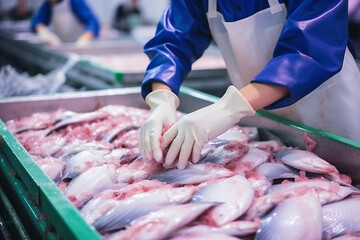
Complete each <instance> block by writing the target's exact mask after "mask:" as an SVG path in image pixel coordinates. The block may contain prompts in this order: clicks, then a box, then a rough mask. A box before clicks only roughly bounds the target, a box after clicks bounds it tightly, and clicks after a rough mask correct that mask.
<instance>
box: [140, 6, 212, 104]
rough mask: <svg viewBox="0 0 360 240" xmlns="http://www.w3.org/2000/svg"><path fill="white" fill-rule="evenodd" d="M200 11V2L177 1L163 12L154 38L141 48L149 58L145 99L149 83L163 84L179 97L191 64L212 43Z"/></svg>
mask: <svg viewBox="0 0 360 240" xmlns="http://www.w3.org/2000/svg"><path fill="white" fill-rule="evenodd" d="M202 8H203V6H202V4H201V3H200V1H199V0H181V1H180V0H179V1H178V0H177V1H171V3H170V4H169V6H168V7H167V8H166V9H165V11H164V13H163V15H162V17H161V19H160V21H159V23H158V25H157V30H156V34H155V36H154V37H153V38H152V39H151V40H150V41H149V42H148V43H147V44H146V45H145V46H144V52H145V53H146V54H147V56H148V57H149V58H150V63H149V65H148V67H147V69H146V72H145V76H144V79H143V82H142V89H141V93H142V96H143V97H144V98H145V97H146V96H147V94H148V93H150V92H151V82H152V81H157V82H162V83H164V84H166V85H168V86H169V87H170V88H171V90H172V91H173V92H174V93H175V94H178V93H179V89H180V85H181V83H182V81H183V80H184V79H185V78H186V76H187V74H188V73H189V72H190V71H191V64H192V63H193V62H194V61H195V60H197V59H198V58H199V57H201V56H202V54H203V53H204V51H205V49H206V48H207V47H208V46H209V44H210V42H211V40H212V37H211V34H210V30H209V26H208V22H207V18H206V13H205V12H206V11H204V9H202Z"/></svg>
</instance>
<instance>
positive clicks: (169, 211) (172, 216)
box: [117, 203, 215, 240]
mask: <svg viewBox="0 0 360 240" xmlns="http://www.w3.org/2000/svg"><path fill="white" fill-rule="evenodd" d="M214 205H215V203H186V204H180V205H171V206H165V207H164V208H162V209H160V210H157V211H153V212H150V213H149V214H146V215H144V216H141V217H139V218H137V219H135V220H134V221H133V222H131V224H130V225H129V226H127V227H126V229H125V231H124V232H123V233H122V235H121V237H119V238H117V239H118V240H127V239H131V240H163V239H167V238H168V237H169V235H171V234H172V233H173V232H174V231H176V230H178V229H179V228H181V227H183V226H185V225H187V224H189V223H190V222H192V221H193V220H194V219H196V218H197V217H198V216H199V215H201V214H202V213H204V212H205V211H206V210H208V209H209V208H211V207H212V206H214Z"/></svg>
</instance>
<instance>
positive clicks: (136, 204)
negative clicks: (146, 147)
mask: <svg viewBox="0 0 360 240" xmlns="http://www.w3.org/2000/svg"><path fill="white" fill-rule="evenodd" d="M195 191H196V187H194V186H186V187H179V188H159V189H155V190H152V191H148V192H144V193H139V194H135V195H133V196H131V197H129V198H126V199H124V200H123V201H118V202H116V204H115V205H114V207H113V208H111V209H110V210H109V211H108V212H107V213H105V214H104V215H102V216H101V217H99V218H98V219H96V220H95V221H94V223H93V227H95V228H96V229H97V230H98V231H99V232H108V231H114V230H118V229H122V228H124V227H125V226H127V225H129V224H130V223H131V222H132V221H133V220H135V219H137V218H139V217H141V216H144V215H146V214H148V213H150V212H153V211H156V210H160V209H162V208H164V207H165V206H169V205H176V204H183V203H186V202H188V201H190V199H191V198H192V196H193V195H194V193H195Z"/></svg>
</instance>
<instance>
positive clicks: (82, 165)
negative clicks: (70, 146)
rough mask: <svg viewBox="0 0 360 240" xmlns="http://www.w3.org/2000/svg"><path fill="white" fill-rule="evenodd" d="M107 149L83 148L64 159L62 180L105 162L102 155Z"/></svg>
mask: <svg viewBox="0 0 360 240" xmlns="http://www.w3.org/2000/svg"><path fill="white" fill-rule="evenodd" d="M109 152H110V151H109V150H84V151H81V152H79V153H77V154H75V155H72V156H71V157H70V158H68V159H67V160H66V166H65V169H64V174H63V177H62V180H69V179H74V178H77V177H78V176H79V175H80V174H81V173H83V172H85V171H86V170H88V169H89V168H92V167H96V166H101V165H103V164H105V162H104V156H105V155H106V154H108V153H109Z"/></svg>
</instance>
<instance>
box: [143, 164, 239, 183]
mask: <svg viewBox="0 0 360 240" xmlns="http://www.w3.org/2000/svg"><path fill="white" fill-rule="evenodd" d="M235 174H236V173H235V172H233V171H230V170H228V169H226V168H224V167H222V166H220V165H216V164H213V163H204V164H189V165H188V166H187V167H186V168H185V169H184V170H179V169H177V168H171V169H167V170H166V171H162V172H159V173H157V174H154V175H152V176H151V177H149V178H148V179H149V180H159V181H162V182H165V183H167V184H173V185H186V184H199V183H202V182H205V181H208V180H211V179H219V178H225V177H230V176H233V175H235Z"/></svg>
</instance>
